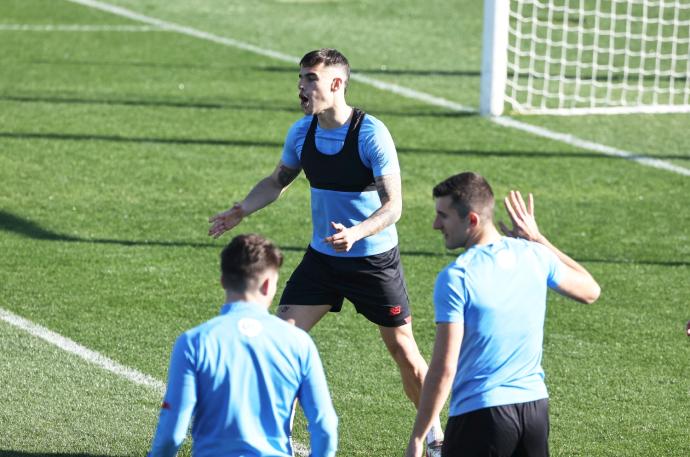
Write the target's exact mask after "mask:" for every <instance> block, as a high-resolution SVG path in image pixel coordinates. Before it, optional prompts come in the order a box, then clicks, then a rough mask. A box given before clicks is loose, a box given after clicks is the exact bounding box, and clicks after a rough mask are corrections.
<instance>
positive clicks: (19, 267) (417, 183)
mask: <svg viewBox="0 0 690 457" xmlns="http://www.w3.org/2000/svg"><path fill="white" fill-rule="evenodd" d="M112 3H113V4H116V5H119V6H122V7H125V8H130V9H132V10H134V11H137V12H139V13H142V14H146V15H149V16H153V17H156V18H160V19H163V20H166V21H171V22H175V23H179V24H183V25H185V26H189V27H193V28H195V29H198V30H202V31H206V32H209V33H212V34H216V35H220V36H225V37H231V38H234V39H238V40H241V41H244V42H248V43H252V44H255V45H257V46H260V47H263V48H267V49H272V50H276V51H279V52H282V53H285V54H288V55H292V56H297V57H299V56H301V55H302V54H303V53H304V52H306V51H308V50H311V49H313V48H318V47H325V46H332V47H337V48H339V49H340V50H341V51H343V52H344V53H345V54H346V55H347V56H348V57H349V59H350V61H351V63H352V66H353V70H354V71H359V72H362V73H363V74H366V75H367V76H371V77H374V78H378V79H381V80H383V81H386V82H390V83H395V84H399V85H402V86H405V87H410V88H413V89H415V90H418V91H422V92H425V93H428V94H431V95H434V96H437V97H443V98H446V99H448V100H451V101H453V102H456V103H460V104H463V105H468V106H477V105H478V88H479V66H480V48H481V42H480V39H481V16H482V11H481V2H477V1H469V0H461V1H456V2H452V1H449V0H433V1H429V2H415V1H412V0H404V1H393V0H380V1H377V0H350V1H339V2H334V1H327V0H324V1H318V0H258V1H248V0H247V1H239V0H236V1H221V0H204V1H196V2H186V1H182V0H170V1H166V2H163V1H155V0H144V1H141V0H112ZM7 24H15V25H37V26H38V25H46V24H54V25H55V24H63V25H65V24H69V25H79V24H81V25H97V26H121V25H129V26H140V25H142V24H141V23H137V22H134V21H132V20H128V19H125V18H122V17H118V16H116V15H113V14H108V13H106V12H102V11H97V10H95V9H91V8H87V7H85V6H81V5H77V4H74V3H70V2H68V1H65V0H2V1H1V2H0V308H4V309H7V310H9V311H11V312H13V313H16V314H19V315H21V316H23V317H24V318H26V319H29V320H31V321H33V322H36V323H38V324H40V325H42V326H45V327H47V328H49V329H51V330H53V331H55V332H57V333H60V334H62V335H64V336H66V337H68V338H71V339H73V340H75V341H77V342H78V343H79V344H81V345H83V346H86V347H88V348H90V349H92V350H94V351H98V352H100V353H102V354H104V355H106V356H108V357H110V358H112V359H114V360H116V361H118V362H119V363H121V364H123V365H126V366H129V367H132V368H135V369H137V370H139V371H141V372H143V373H146V374H148V375H150V376H152V377H154V378H156V379H159V380H165V377H166V370H167V364H168V357H169V352H170V348H171V344H172V342H173V340H174V338H175V337H176V336H177V335H178V334H179V332H181V331H183V330H185V329H187V328H189V327H191V326H194V325H196V324H198V323H200V322H202V321H204V320H206V319H208V318H210V317H212V316H214V315H215V314H216V313H217V311H218V308H219V306H220V305H221V304H222V303H221V302H222V299H223V295H222V291H221V289H220V286H219V283H218V267H217V256H218V253H219V251H220V248H221V247H222V245H223V241H213V240H211V239H209V238H208V237H207V236H206V231H207V227H208V224H207V222H206V221H207V218H208V216H210V215H212V214H214V213H215V212H217V211H220V210H222V209H224V208H226V207H228V206H229V205H231V204H232V202H233V201H235V200H237V199H239V198H242V197H243V196H244V195H245V194H246V192H247V191H248V190H249V188H250V186H251V185H252V184H253V183H255V182H256V181H257V180H258V179H259V178H261V177H263V176H265V175H266V174H268V173H269V172H270V171H271V170H272V168H273V167H274V166H275V164H276V163H277V161H278V159H279V156H280V151H281V147H282V141H283V139H284V135H285V133H286V132H287V129H288V128H289V126H290V124H291V123H292V122H294V121H295V120H296V119H297V118H298V117H299V116H300V112H299V106H298V99H297V92H296V83H297V73H298V69H297V68H296V66H295V65H291V64H289V63H285V62H282V61H279V60H274V59H271V58H269V57H262V56H259V55H256V54H252V53H250V52H247V51H241V50H238V49H234V48H232V47H227V46H223V45H220V44H217V43H213V42H210V41H204V40H201V39H198V38H193V37H189V36H184V35H180V34H177V33H173V32H166V31H148V32H144V31H142V32H137V31H131V30H130V31H116V30H110V31H108V30H105V29H104V30H103V31H100V32H94V31H91V32H86V31H73V32H64V31H53V32H47V31H30V30H9V27H4V28H3V25H7ZM349 98H350V102H351V103H353V104H355V105H357V106H359V107H362V108H364V109H365V110H366V111H368V112H370V113H372V114H373V115H375V116H377V117H379V118H380V119H381V120H383V121H384V122H385V123H386V124H387V126H388V127H389V129H390V131H391V133H392V135H393V137H394V139H395V141H396V144H397V147H398V149H399V157H400V163H401V167H402V173H403V193H404V212H403V216H402V219H401V221H400V222H399V223H398V231H399V235H400V245H401V251H402V260H403V264H404V267H405V272H406V276H407V280H408V284H409V289H410V296H411V297H410V298H411V301H412V306H413V313H414V329H415V334H416V337H417V340H418V343H419V345H420V348H421V350H422V353H423V354H424V355H425V357H426V358H427V359H428V357H429V355H430V352H431V347H432V342H433V336H434V323H433V310H432V306H431V292H432V287H433V281H434V278H435V275H436V273H437V272H438V271H439V270H440V269H441V268H442V267H443V266H444V265H445V264H447V263H448V262H450V260H451V259H452V255H453V253H448V252H446V251H445V250H444V249H443V245H442V241H441V238H440V236H439V234H438V233H434V231H433V230H432V229H431V223H432V218H433V202H432V198H431V188H432V186H433V185H434V184H436V183H437V182H438V181H440V180H441V179H443V178H445V177H447V176H448V175H450V174H452V173H455V172H460V171H463V170H474V171H477V172H479V173H481V174H483V175H484V176H486V177H487V178H488V179H489V181H490V182H491V183H492V184H493V186H494V191H495V192H496V194H497V197H500V196H502V195H504V194H505V193H506V192H507V191H508V190H509V189H511V188H518V189H520V190H523V191H531V192H533V193H534V194H535V198H536V205H537V216H538V221H539V222H540V225H541V227H542V230H543V231H544V233H546V234H547V236H549V237H550V239H551V240H552V241H553V242H554V243H555V244H556V245H558V246H559V247H561V248H562V249H563V250H564V251H565V252H567V253H569V254H570V255H572V256H573V257H574V258H576V259H577V260H579V261H581V262H582V263H583V264H584V265H586V266H587V267H588V268H589V269H590V270H591V271H592V272H593V274H594V275H595V276H596V278H597V279H598V280H599V282H600V284H601V285H602V289H603V292H602V297H601V299H600V300H599V301H598V302H597V303H595V304H594V305H592V306H583V305H579V304H576V303H572V302H569V301H567V300H565V299H562V298H561V297H559V296H556V295H551V296H550V298H549V300H550V301H549V306H548V314H547V322H546V336H545V353H544V367H545V370H546V375H547V385H548V387H549V391H550V395H551V419H552V428H551V449H552V454H553V455H555V456H583V457H591V456H661V455H663V456H687V455H690V442H689V441H688V430H690V414H688V407H687V405H688V403H689V400H690V341H688V338H687V337H686V336H684V326H685V322H686V321H687V320H688V319H690V295H689V294H688V290H690V237H689V235H688V233H690V232H689V229H688V227H689V226H690V210H689V209H688V208H690V177H688V176H682V175H679V174H676V173H672V172H668V171H663V170H658V169H654V168H650V167H645V166H641V165H639V164H637V163H634V162H632V161H626V160H623V159H618V158H612V157H607V156H603V155H600V154H598V153H595V152H591V151H587V150H583V149H578V148H576V147H574V146H569V145H566V144H563V143H559V142H556V141H551V140H546V139H543V138H540V137H537V136H533V135H529V134H526V133H522V132H519V131H517V130H510V129H506V128H503V127H500V126H498V125H496V124H494V123H492V122H489V121H487V120H485V119H482V118H480V117H478V116H476V115H472V114H459V113H455V112H452V111H448V110H446V109H443V108H439V107H435V106H431V105H428V104H425V103H424V102H422V101H415V100H410V99H406V98H403V97H401V96H399V95H395V94H393V93H390V92H385V91H381V90H378V89H374V88H372V87H369V86H367V85H365V84H362V83H357V82H353V83H352V85H351V88H350V94H349ZM520 120H521V121H523V122H527V123H531V124H534V125H537V126H542V127H546V128H549V129H552V130H554V131H557V132H561V133H569V134H573V135H575V136H577V137H580V138H583V139H587V140H590V141H595V142H599V143H602V144H605V145H608V146H612V147H616V148H620V149H624V150H627V151H630V152H632V153H634V154H640V155H645V156H649V157H653V158H658V159H661V160H666V161H669V162H671V163H673V164H674V165H678V166H681V167H685V168H689V167H690V153H689V152H688V144H690V128H688V127H689V126H690V115H645V116H642V115H639V116H638V115H627V116H586V117H576V118H564V117H543V116H540V117H528V118H521V119H520ZM499 208H501V207H500V205H499ZM497 214H498V218H499V219H500V218H503V219H505V216H504V215H503V214H502V208H501V209H498V210H497ZM237 231H238V232H249V231H255V232H260V233H262V234H265V235H266V236H268V237H270V238H271V239H273V240H274V241H276V242H277V243H278V244H279V245H280V246H281V247H283V249H284V251H285V254H286V262H285V266H284V268H283V274H282V277H281V287H282V285H283V284H284V281H285V280H286V279H287V277H288V276H289V274H290V272H291V271H292V270H293V269H294V267H295V266H296V265H297V263H298V262H299V260H300V258H301V255H302V252H303V249H304V247H305V246H306V245H307V243H308V241H309V238H310V215H309V202H308V187H307V183H306V181H305V179H304V178H300V179H298V180H297V181H296V182H295V183H294V184H293V186H292V188H291V189H290V190H289V192H288V193H287V194H286V195H284V196H283V197H281V199H280V200H279V201H278V202H276V203H275V204H274V205H273V206H272V207H270V208H269V209H268V210H266V211H263V212H260V213H258V214H256V215H254V216H252V217H250V218H249V219H248V220H246V221H245V222H243V224H242V225H241V227H240V228H239V229H238V230H237ZM228 239H229V237H227V236H226V237H225V238H224V239H223V240H228ZM456 254H457V253H456ZM312 335H313V337H314V339H315V341H316V343H317V345H318V347H319V349H320V351H321V354H322V358H323V360H324V364H325V367H326V371H327V376H328V379H329V383H330V386H331V390H332V394H333V398H334V402H335V406H336V409H337V411H338V414H339V417H340V436H341V438H340V454H339V455H343V456H384V457H387V456H395V455H401V454H402V452H403V449H404V446H405V444H406V442H407V439H408V436H409V432H410V429H411V426H412V422H413V420H414V408H413V407H412V405H411V404H410V403H409V402H408V401H407V400H406V399H405V397H404V394H403V391H402V387H401V384H400V381H399V375H398V373H397V369H396V367H395V364H394V363H393V361H392V360H391V359H390V357H389V356H388V355H387V353H386V351H385V348H384V346H383V344H382V343H381V342H380V339H379V336H378V332H377V330H376V328H375V327H374V326H372V325H370V324H369V323H368V322H367V321H366V320H365V319H364V318H362V317H361V316H358V315H356V314H355V313H354V311H353V309H352V307H347V306H346V307H345V310H344V311H343V312H342V313H341V314H339V315H330V316H327V317H326V318H325V319H324V320H323V321H322V322H321V323H320V324H319V325H318V326H317V327H316V328H315V329H314V330H313V332H312ZM0 341H1V342H2V349H0V405H2V406H1V407H0V456H36V455H63V456H64V455H74V456H76V455H89V456H124V455H142V454H144V453H145V451H146V450H147V448H148V446H149V443H150V440H151V435H152V433H153V431H154V427H155V423H156V420H157V414H158V405H159V401H160V395H159V393H157V392H154V391H152V390H151V389H147V388H145V387H141V386H136V385H134V384H132V383H130V382H128V381H126V380H124V379H122V378H119V377H117V376H115V375H114V374H111V373H109V372H106V371H103V370H101V369H99V368H96V367H94V366H92V365H89V364H87V363H86V362H84V361H82V360H80V359H78V358H76V357H75V356H72V355H69V354H66V353H64V352H62V351H60V350H59V349H57V348H55V347H53V346H51V345H49V344H47V343H45V342H43V341H42V340H38V339H36V338H35V337H33V336H30V335H28V334H27V333H25V332H22V331H20V330H18V329H16V328H14V327H12V326H10V325H9V324H7V323H5V322H4V321H0ZM296 438H297V439H298V440H300V441H302V442H306V440H307V435H306V432H305V431H304V424H303V422H302V421H299V422H298V425H297V428H296ZM189 449H190V448H189V445H187V446H185V448H184V449H183V451H182V454H183V455H189V452H190V451H189Z"/></svg>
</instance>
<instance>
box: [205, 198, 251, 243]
mask: <svg viewBox="0 0 690 457" xmlns="http://www.w3.org/2000/svg"><path fill="white" fill-rule="evenodd" d="M243 217H244V209H242V204H240V203H235V204H234V205H232V208H230V209H229V210H227V211H223V212H222V213H218V214H216V215H215V216H211V217H209V218H208V222H209V223H210V224H212V225H211V228H209V229H208V234H209V236H212V237H213V238H218V237H219V236H221V235H222V234H223V233H225V232H227V231H228V230H232V229H233V228H234V227H235V226H236V225H237V224H239V223H240V222H242V218H243Z"/></svg>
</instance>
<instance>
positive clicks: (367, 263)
mask: <svg viewBox="0 0 690 457" xmlns="http://www.w3.org/2000/svg"><path fill="white" fill-rule="evenodd" d="M344 298H347V299H348V300H350V301H351V302H352V303H353V304H354V305H355V309H356V310H357V312H358V313H361V314H363V315H364V316H365V317H366V318H367V319H369V320H370V321H371V322H373V323H375V324H377V325H381V326H383V327H400V326H401V325H405V324H407V323H408V322H410V306H409V299H408V297H407V286H406V285H405V277H404V275H403V270H402V264H401V263H400V251H399V250H398V247H397V246H396V247H395V248H393V249H391V250H390V251H386V252H383V253H381V254H376V255H372V256H367V257H335V256H330V255H326V254H322V253H320V252H318V251H316V250H314V249H312V247H311V246H310V247H308V248H307V252H306V253H305V254H304V258H303V259H302V262H300V264H299V265H298V266H297V268H296V269H295V271H294V272H293V273H292V276H291V277H290V279H289V280H288V282H287V284H286V285H285V290H284V291H283V296H282V297H280V304H281V305H331V311H332V312H338V311H340V309H341V308H342V306H343V299H344Z"/></svg>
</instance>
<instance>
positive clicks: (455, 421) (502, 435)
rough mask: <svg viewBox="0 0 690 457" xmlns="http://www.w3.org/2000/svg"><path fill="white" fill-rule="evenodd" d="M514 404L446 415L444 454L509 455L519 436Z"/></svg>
mask: <svg viewBox="0 0 690 457" xmlns="http://www.w3.org/2000/svg"><path fill="white" fill-rule="evenodd" d="M513 406H514V405H505V406H494V407H491V408H482V409H479V410H476V411H470V412H469V413H465V414H461V415H459V416H452V417H450V418H448V425H447V426H446V432H445V437H444V439H443V450H442V455H443V456H444V457H511V455H512V454H513V451H514V450H515V447H516V446H517V443H518V440H519V439H520V427H519V421H518V417H517V414H516V411H515V410H514V408H512V407H513Z"/></svg>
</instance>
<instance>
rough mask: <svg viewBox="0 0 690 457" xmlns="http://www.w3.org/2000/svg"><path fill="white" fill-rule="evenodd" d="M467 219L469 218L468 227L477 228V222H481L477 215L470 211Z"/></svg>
mask: <svg viewBox="0 0 690 457" xmlns="http://www.w3.org/2000/svg"><path fill="white" fill-rule="evenodd" d="M467 217H469V218H470V226H472V227H477V226H478V225H479V222H480V220H481V218H480V217H479V214H477V213H475V212H474V211H470V213H469V214H468V215H467Z"/></svg>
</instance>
